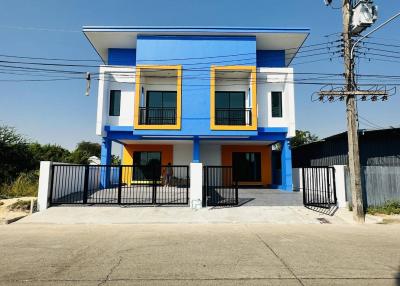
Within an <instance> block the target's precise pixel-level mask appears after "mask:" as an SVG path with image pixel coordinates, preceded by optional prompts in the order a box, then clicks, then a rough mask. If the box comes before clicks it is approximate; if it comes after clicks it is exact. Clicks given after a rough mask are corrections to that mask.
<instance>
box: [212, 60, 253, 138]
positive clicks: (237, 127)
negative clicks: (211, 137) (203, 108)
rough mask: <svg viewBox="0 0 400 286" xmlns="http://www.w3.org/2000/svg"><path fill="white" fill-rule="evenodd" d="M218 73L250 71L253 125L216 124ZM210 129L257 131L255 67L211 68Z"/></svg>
mask: <svg viewBox="0 0 400 286" xmlns="http://www.w3.org/2000/svg"><path fill="white" fill-rule="evenodd" d="M217 71H249V72H250V83H251V125H248V126H242V125H216V124H215V73H216V72H217ZM210 129H211V130H257V69H256V67H255V66H211V75H210Z"/></svg>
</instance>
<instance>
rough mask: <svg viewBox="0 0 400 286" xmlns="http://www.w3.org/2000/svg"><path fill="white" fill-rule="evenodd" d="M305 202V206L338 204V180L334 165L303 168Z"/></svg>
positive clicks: (325, 206)
mask: <svg viewBox="0 0 400 286" xmlns="http://www.w3.org/2000/svg"><path fill="white" fill-rule="evenodd" d="M301 170H302V189H303V203H304V205H305V206H311V207H319V208H330V207H332V206H336V203H337V198H336V183H335V182H336V181H335V169H334V168H333V167H310V168H302V169H301Z"/></svg>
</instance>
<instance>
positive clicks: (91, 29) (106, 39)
mask: <svg viewBox="0 0 400 286" xmlns="http://www.w3.org/2000/svg"><path fill="white" fill-rule="evenodd" d="M83 33H84V34H85V36H86V37H87V39H88V40H89V42H90V43H91V44H92V46H93V48H94V49H95V50H96V52H97V53H98V54H99V56H100V57H101V59H102V60H103V61H104V62H105V63H106V62H107V57H108V49H109V48H129V49H134V48H136V39H137V36H138V35H169V36H179V35H192V36H255V37H256V45H257V50H286V51H290V53H286V65H289V64H290V62H291V61H292V60H293V58H294V57H295V56H296V53H297V52H298V50H299V49H300V47H301V46H302V45H303V43H304V41H305V40H306V38H307V37H308V35H309V33H310V30H309V29H308V28H262V27H178V26H177V27H172V26H170V27H155V26H154V27H152V26H140V27H138V26H136V27H127V26H85V27H83Z"/></svg>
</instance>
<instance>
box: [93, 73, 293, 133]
mask: <svg viewBox="0 0 400 286" xmlns="http://www.w3.org/2000/svg"><path fill="white" fill-rule="evenodd" d="M257 72H258V76H257V114H258V127H287V128H288V131H289V132H288V136H289V137H292V136H294V135H295V128H296V127H295V100H294V84H293V69H292V68H259V69H258V71H257ZM99 77H100V79H99V89H98V106H97V122H96V134H97V135H101V136H104V135H105V134H104V126H105V125H115V126H132V125H133V120H134V97H135V68H134V67H108V66H102V67H100V76H99ZM141 81H142V83H143V87H144V94H146V92H147V90H170V91H175V90H176V81H175V79H173V78H145V77H144V78H143V79H142V80H141ZM230 82H231V80H229V79H222V78H221V79H218V81H217V84H216V91H243V92H245V93H246V106H247V107H250V106H251V102H250V101H249V87H250V81H249V79H246V78H243V79H240V78H238V79H235V85H231V86H230V85H229V83H230ZM113 89H116V90H121V114H120V116H108V110H109V94H110V90H113ZM272 91H281V92H282V104H283V105H282V112H283V114H282V115H283V116H282V118H273V117H272V116H271V110H270V109H271V92H272ZM183 96H185V95H184V94H183ZM141 100H144V99H141Z"/></svg>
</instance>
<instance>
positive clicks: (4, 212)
mask: <svg viewBox="0 0 400 286" xmlns="http://www.w3.org/2000/svg"><path fill="white" fill-rule="evenodd" d="M32 199H36V198H35V197H20V198H13V199H3V200H0V224H5V223H7V221H8V220H10V219H15V218H18V217H24V216H27V215H29V210H28V211H23V210H10V209H9V208H8V207H9V206H10V205H12V204H13V203H15V202H17V201H18V200H22V201H31V200H32Z"/></svg>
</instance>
